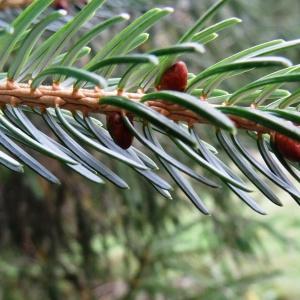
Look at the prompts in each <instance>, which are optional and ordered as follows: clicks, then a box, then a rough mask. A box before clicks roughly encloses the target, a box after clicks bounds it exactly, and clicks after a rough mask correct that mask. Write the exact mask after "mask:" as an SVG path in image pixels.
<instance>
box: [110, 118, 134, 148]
mask: <svg viewBox="0 0 300 300" xmlns="http://www.w3.org/2000/svg"><path fill="white" fill-rule="evenodd" d="M127 118H128V119H129V120H130V122H131V123H132V124H133V117H131V116H127ZM106 127H107V130H108V132H109V133H110V136H111V137H112V139H113V140H114V142H115V143H116V144H117V145H118V146H120V147H121V148H123V149H128V148H129V147H130V146H131V145H132V142H133V135H132V133H131V132H130V131H129V129H128V128H127V127H126V125H125V123H124V121H123V118H122V115H121V113H119V112H113V113H109V114H108V115H107V116H106Z"/></svg>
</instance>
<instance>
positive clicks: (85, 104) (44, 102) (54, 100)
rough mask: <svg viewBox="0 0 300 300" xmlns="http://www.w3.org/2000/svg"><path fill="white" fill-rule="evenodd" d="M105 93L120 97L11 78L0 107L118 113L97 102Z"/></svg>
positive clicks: (165, 109)
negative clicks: (16, 81) (22, 81)
mask: <svg viewBox="0 0 300 300" xmlns="http://www.w3.org/2000/svg"><path fill="white" fill-rule="evenodd" d="M121 95H122V96H123V97H126V98H127V99H128V100H130V101H140V99H141V98H142V97H143V95H144V94H143V93H142V92H140V91H139V92H136V93H130V92H122V93H121ZM106 96H120V91H118V90H115V91H109V92H107V91H103V90H101V89H99V88H95V89H78V90H75V89H73V88H60V87H59V86H57V85H53V86H46V85H42V86H39V88H37V89H32V88H31V87H30V84H24V83H21V84H17V83H14V82H11V81H7V82H4V83H0V106H4V105H5V104H11V105H13V106H18V105H27V106H30V107H40V108H42V109H45V108H48V107H56V106H59V107H61V108H63V109H68V110H70V111H76V110H79V111H81V112H83V113H84V114H89V113H101V114H107V113H111V112H120V111H121V109H119V108H117V107H113V106H110V105H101V98H102V97H106ZM146 105H148V106H150V107H151V108H152V109H154V110H156V111H157V112H159V113H161V114H163V115H164V116H166V117H168V118H169V119H171V120H173V121H175V122H179V121H181V122H186V123H187V124H189V125H190V126H192V125H195V124H199V123H200V124H205V123H207V121H206V120H205V119H202V118H199V116H197V115H196V114H195V113H193V112H192V111H190V110H187V109H185V108H183V107H181V106H179V105H177V104H172V103H169V102H166V101H148V102H147V103H146ZM229 117H230V118H231V119H232V120H233V121H234V122H235V124H236V126H237V127H238V128H240V129H246V130H251V131H258V132H260V133H270V132H271V130H270V129H267V128H264V127H262V126H260V125H258V124H256V123H255V122H253V121H249V120H246V119H242V118H239V117H235V116H229Z"/></svg>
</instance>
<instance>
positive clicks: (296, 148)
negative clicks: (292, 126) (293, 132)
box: [273, 133, 300, 162]
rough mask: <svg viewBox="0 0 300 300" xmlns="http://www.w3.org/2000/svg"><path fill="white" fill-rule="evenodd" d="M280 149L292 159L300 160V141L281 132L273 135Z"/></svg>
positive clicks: (285, 155)
mask: <svg viewBox="0 0 300 300" xmlns="http://www.w3.org/2000/svg"><path fill="white" fill-rule="evenodd" d="M273 139H274V143H275V145H276V148H277V149H278V151H279V152H280V153H281V154H282V155H283V156H284V157H285V158H287V159H289V160H291V161H298V162H299V161H300V143H299V142H298V141H295V140H293V139H291V138H289V137H287V136H285V135H282V134H280V133H275V134H274V136H273Z"/></svg>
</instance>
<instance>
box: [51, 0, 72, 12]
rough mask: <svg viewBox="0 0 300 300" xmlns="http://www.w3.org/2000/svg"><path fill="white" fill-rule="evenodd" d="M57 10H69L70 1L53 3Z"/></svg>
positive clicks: (58, 0)
mask: <svg viewBox="0 0 300 300" xmlns="http://www.w3.org/2000/svg"><path fill="white" fill-rule="evenodd" d="M53 6H54V8H55V9H57V10H59V9H64V10H68V8H69V1H68V0H55V1H54V3H53Z"/></svg>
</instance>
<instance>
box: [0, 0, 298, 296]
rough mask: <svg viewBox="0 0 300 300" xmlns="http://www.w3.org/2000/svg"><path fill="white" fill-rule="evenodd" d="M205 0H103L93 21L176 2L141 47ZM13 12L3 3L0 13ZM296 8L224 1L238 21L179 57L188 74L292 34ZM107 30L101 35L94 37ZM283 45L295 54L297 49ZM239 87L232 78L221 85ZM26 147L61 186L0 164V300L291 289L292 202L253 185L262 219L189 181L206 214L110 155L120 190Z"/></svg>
mask: <svg viewBox="0 0 300 300" xmlns="http://www.w3.org/2000/svg"><path fill="white" fill-rule="evenodd" d="M40 1H42V0H40ZM213 3H214V1H212V0H201V1H199V0H175V1H154V0H139V1H137V0H126V1H125V0H122V1H121V0H119V1H118V0H109V1H108V4H107V5H105V6H104V8H103V9H102V10H101V12H99V15H97V16H96V17H95V20H94V22H98V21H99V20H100V19H103V18H106V17H107V16H110V15H113V14H117V13H119V12H129V13H130V14H131V15H132V17H133V18H134V17H135V16H138V15H140V14H141V13H143V12H144V11H146V10H147V9H149V8H152V7H154V6H172V7H174V8H175V9H176V11H175V13H174V14H173V15H172V16H170V17H168V18H166V19H165V20H164V21H163V22H161V23H160V24H159V25H157V26H155V28H154V29H153V30H152V31H151V39H150V40H149V42H147V44H146V45H144V46H143V47H142V48H143V49H141V50H148V49H151V48H153V47H160V46H166V45H168V44H170V43H174V42H175V41H176V39H177V38H178V37H179V36H180V34H181V33H183V32H184V31H185V30H186V29H187V28H188V27H189V26H190V25H191V24H192V23H193V22H194V21H195V20H196V19H197V18H198V17H199V16H200V15H201V13H203V12H204V11H205V9H207V8H208V7H209V5H211V4H213ZM73 11H75V8H74V9H71V10H70V13H71V14H72V12H73ZM16 12H17V11H12V10H9V9H8V10H5V11H2V12H1V13H0V17H1V18H2V19H9V18H10V17H11V16H12V15H14V14H15V13H16ZM299 15H300V2H299V1H298V0H285V1H274V0H264V1H260V0H251V1H249V0H232V1H231V2H230V3H229V4H228V5H227V6H226V7H224V8H223V9H222V10H221V11H220V12H219V13H218V15H217V16H216V17H215V18H214V19H213V21H215V22H216V21H220V20H221V19H223V18H228V17H232V16H236V17H239V18H241V19H243V23H242V24H240V25H239V26H238V27H235V28H233V29H232V30H229V31H226V32H223V33H222V34H221V35H220V37H219V38H218V39H217V40H216V41H215V42H213V43H211V44H210V46H209V47H208V48H207V51H206V53H205V54H204V55H202V56H192V57H188V58H187V62H188V64H189V66H190V69H191V70H192V71H195V72H197V71H199V70H202V69H203V68H204V67H207V66H209V65H210V64H212V63H214V62H217V61H218V60H219V59H221V58H224V57H226V56H229V55H231V54H233V53H234V52H237V51H239V50H241V49H244V48H247V47H250V46H252V45H254V44H258V43H260V42H264V41H268V40H271V39H275V38H284V39H287V40H288V39H295V38H298V37H299V36H300V26H299ZM115 30H118V28H116V29H115ZM113 33H114V31H112V32H109V33H106V34H103V35H102V38H101V39H98V40H97V41H96V42H95V43H94V44H93V47H94V48H95V49H97V48H98V47H101V45H102V44H103V43H105V41H106V40H108V39H109V37H110V35H112V34H113ZM284 54H286V55H287V56H288V57H290V58H292V59H293V61H294V62H295V63H297V61H300V55H299V51H295V50H294V51H288V52H287V53H284ZM249 76H253V77H254V78H255V77H258V76H259V74H257V73H256V74H251V75H249ZM242 80H247V77H243V79H242ZM240 85H241V82H239V80H237V79H235V80H232V81H230V82H226V83H225V86H224V87H225V88H227V89H232V90H233V89H235V88H236V87H238V86H240ZM205 134H206V133H205V130H203V135H204V136H205ZM207 140H209V141H210V142H211V137H207ZM137 146H138V147H140V146H139V145H138V144H137ZM166 147H168V145H166ZM249 148H251V144H249ZM140 149H143V148H142V147H141V148H140ZM144 150H145V149H143V151H144ZM170 150H171V149H170ZM253 151H254V149H253ZM36 157H38V158H39V160H40V161H41V162H43V163H44V164H45V165H47V166H49V167H50V168H51V170H52V171H53V172H54V173H55V174H57V175H58V177H59V178H61V179H62V185H61V186H59V187H57V186H53V185H50V184H48V183H46V182H45V181H44V180H43V179H41V178H39V177H37V176H36V175H34V174H33V173H32V172H31V171H30V170H26V173H25V175H24V176H19V175H15V174H12V173H10V172H8V171H6V170H5V169H4V168H1V172H0V178H1V180H0V190H1V193H0V300H21V299H22V300H23V299H32V300H36V299H45V300H46V299H47V300H48V299H49V300H61V299H75V300H76V299H83V300H88V299H105V300H114V299H141V300H148V299H157V300H164V299H175V300H177V299H187V300H194V299H195V300H196V299H205V300H209V299H212V300H219V299H220V300H223V299H224V300H225V299H228V300H232V299H245V300H298V299H300V286H299V284H298V280H299V279H300V258H299V247H300V243H299V241H298V236H299V233H300V228H299V225H300V219H299V218H298V215H299V214H300V208H299V207H297V206H296V204H295V203H293V201H292V200H291V199H289V198H288V197H287V196H286V195H285V194H282V197H281V199H282V202H283V203H284V207H283V208H277V207H275V206H274V205H272V204H269V203H268V201H267V200H264V199H263V197H262V195H261V194H259V193H257V195H256V199H257V201H258V202H259V203H261V204H262V206H263V207H264V208H265V209H266V210H267V211H268V215H267V216H263V217H262V216H258V215H256V214H255V213H254V212H252V211H250V210H249V209H248V208H247V207H246V206H245V205H244V204H243V203H241V202H240V201H239V200H238V199H237V198H236V197H235V196H234V195H232V193H229V192H228V191H227V190H226V189H225V188H224V189H222V190H220V191H217V192H215V191H213V190H208V189H207V188H203V186H195V188H196V190H197V191H198V192H199V194H201V196H202V198H203V199H204V200H205V202H206V203H207V205H208V206H209V207H210V209H211V212H212V216H210V217H205V216H202V215H200V213H199V212H198V211H197V210H196V209H195V208H194V207H193V205H192V204H190V202H189V201H188V200H187V199H186V198H185V196H184V195H183V194H182V193H181V192H180V191H179V190H177V189H175V191H174V200H172V201H167V200H166V199H162V198H161V197H160V196H159V195H158V194H157V193H156V192H155V190H154V189H153V188H152V187H151V186H150V185H149V184H147V183H146V182H145V181H143V180H142V179H140V178H139V177H138V176H137V175H136V174H135V173H134V172H131V171H130V170H128V168H127V167H126V166H125V165H122V164H120V163H116V162H112V161H111V162H109V163H110V166H111V167H112V168H113V169H114V170H115V171H116V172H117V173H119V174H120V175H121V177H124V178H126V179H127V182H128V183H129V184H130V186H131V189H130V190H129V191H126V192H123V191H120V190H118V189H116V188H114V187H113V186H112V185H110V184H107V185H105V186H102V185H101V186H97V185H95V184H91V183H89V182H87V181H86V180H85V179H83V178H81V177H79V176H77V175H75V174H73V173H69V171H68V170H66V169H64V168H62V167H61V166H60V165H59V164H58V163H57V162H54V161H52V160H50V159H45V158H42V157H39V156H36ZM177 157H178V158H181V160H182V161H184V162H185V163H186V164H189V165H191V166H193V168H195V169H197V170H198V169H199V167H198V166H196V165H195V164H194V163H193V162H192V161H189V160H188V159H187V158H185V157H180V154H179V153H178V154H177ZM223 158H224V160H226V157H225V156H224V157H223ZM99 159H106V158H104V157H101V156H100V157H99ZM106 161H107V159H106ZM232 167H233V166H232ZM198 171H199V172H202V171H201V170H198ZM164 176H165V178H168V177H167V174H164ZM278 192H279V191H278Z"/></svg>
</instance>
